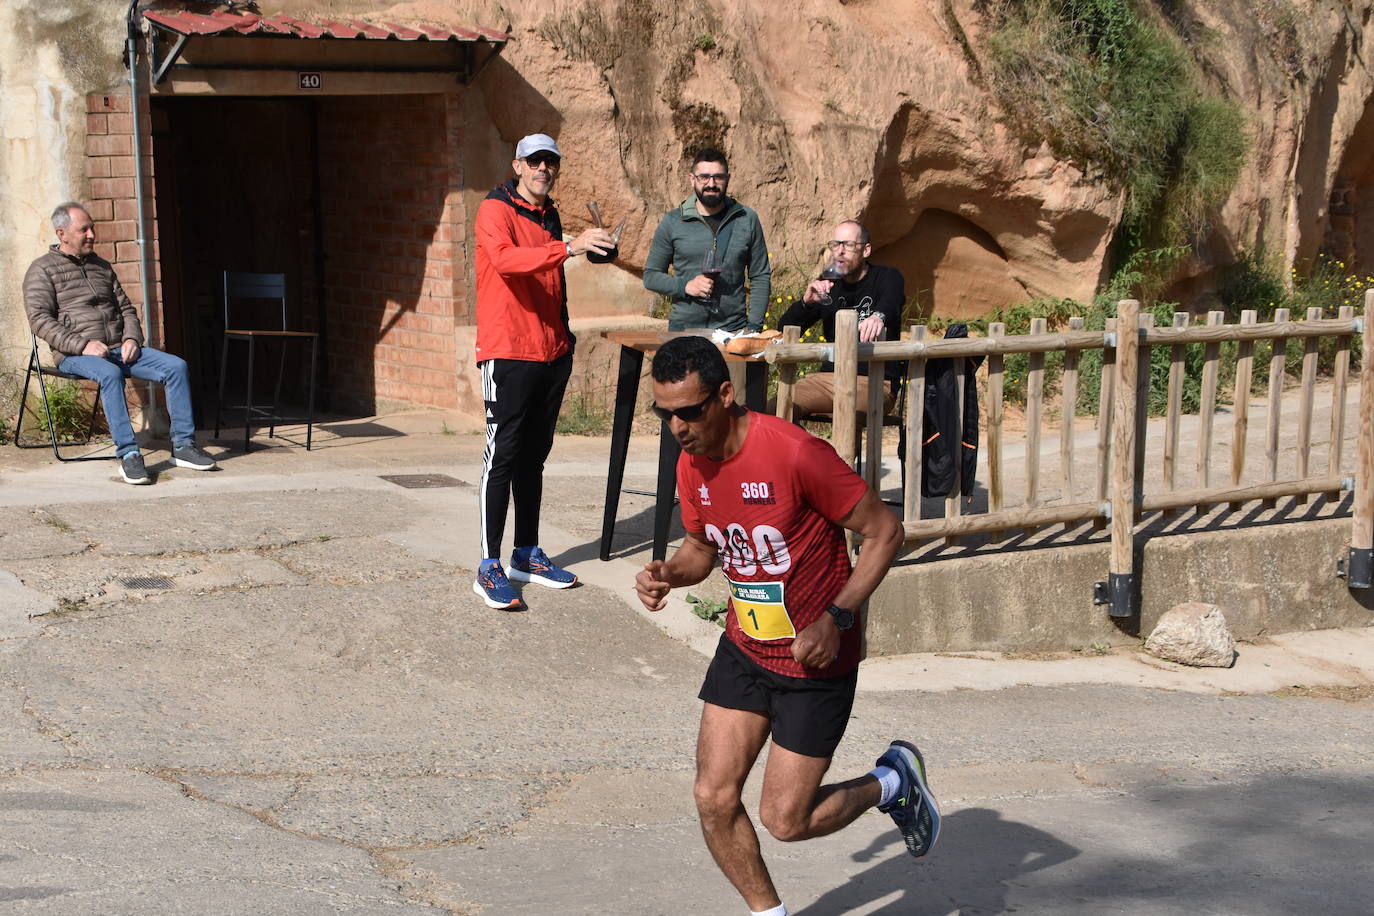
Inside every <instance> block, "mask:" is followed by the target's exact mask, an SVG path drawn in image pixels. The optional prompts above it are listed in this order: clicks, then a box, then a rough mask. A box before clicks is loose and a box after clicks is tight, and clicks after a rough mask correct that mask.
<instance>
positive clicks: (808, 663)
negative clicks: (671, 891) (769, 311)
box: [635, 337, 940, 916]
mask: <svg viewBox="0 0 1374 916" xmlns="http://www.w3.org/2000/svg"><path fill="white" fill-rule="evenodd" d="M653 379H654V408H653V409H654V412H655V413H657V414H658V415H659V417H660V418H662V419H663V421H664V422H665V423H667V424H668V428H669V430H670V431H671V432H672V434H673V435H674V436H675V437H676V438H677V440H678V442H679V443H680V444H681V446H682V452H683V454H682V457H681V458H680V459H679V461H678V466H677V485H678V493H680V494H682V524H683V527H684V528H685V529H686V537H685V538H684V539H683V542H682V546H681V547H679V548H678V550H677V551H676V552H675V553H674V554H673V556H672V558H671V559H670V560H668V561H667V562H663V561H654V562H651V563H648V564H646V565H645V567H644V570H643V571H642V572H640V573H639V575H638V576H637V577H636V579H635V590H636V591H637V592H638V594H639V600H640V601H642V602H643V603H644V606H645V607H647V608H648V609H649V610H651V611H657V610H661V609H662V608H663V607H664V606H665V605H666V603H667V601H666V599H667V595H668V592H669V591H670V590H671V589H673V588H676V587H679V586H684V585H693V584H695V583H697V582H700V581H702V580H703V579H705V578H706V577H707V575H709V574H710V572H711V569H712V567H713V566H714V565H715V562H716V558H717V557H719V558H720V561H721V566H722V567H723V570H724V573H725V576H726V579H727V581H728V582H729V584H730V591H731V598H730V612H729V616H728V618H727V623H726V629H725V634H724V635H723V636H722V637H721V641H720V646H719V647H718V649H717V650H716V656H715V659H714V660H713V661H712V662H711V665H710V668H709V669H708V670H707V672H706V679H705V682H704V683H703V685H702V688H701V693H700V697H701V699H702V700H703V701H705V706H704V707H703V708H702V713H701V730H700V733H699V735H698V738H697V776H696V786H695V796H696V804H697V811H698V813H699V814H700V817H701V829H702V833H703V834H704V835H705V837H706V845H707V847H708V848H709V849H710V850H711V855H712V856H714V857H715V860H716V864H717V865H718V866H720V870H721V871H722V872H724V873H725V877H727V878H728V879H729V880H730V883H731V884H733V885H734V886H735V889H736V890H738V891H739V893H740V896H742V897H743V898H744V901H745V903H747V904H748V905H749V909H750V910H751V911H752V912H753V913H754V916H786V914H787V907H786V906H785V905H783V903H782V900H781V898H779V896H778V892H777V889H776V888H775V887H774V886H773V880H772V878H771V877H770V876H769V874H768V867H767V866H766V865H765V864H764V862H763V858H762V856H761V855H760V852H759V841H758V835H757V834H756V833H755V831H754V825H753V823H752V822H751V821H750V819H749V815H748V814H747V813H746V812H745V810H744V805H743V804H742V802H741V792H742V790H743V788H744V782H745V779H746V778H747V777H748V775H749V771H750V770H751V769H753V766H754V762H755V761H756V760H757V759H758V756H759V752H760V751H761V750H762V749H763V745H764V742H765V741H767V740H768V738H769V736H770V735H771V736H772V739H773V749H772V750H771V751H770V752H769V754H768V765H767V769H766V770H765V772H764V780H763V797H762V802H761V804H760V806H759V819H760V820H761V821H762V822H763V825H764V827H766V828H767V829H768V832H769V833H771V834H772V835H773V836H774V837H776V838H777V839H779V840H783V841H794V840H805V839H810V838H812V837H818V836H825V835H827V834H831V833H834V832H835V831H837V830H840V829H841V828H843V827H845V826H847V825H848V824H850V823H851V822H853V821H854V820H855V819H856V818H857V817H858V816H859V815H860V814H862V813H863V812H864V811H867V810H868V809H869V808H872V807H873V806H875V805H876V806H878V810H880V811H883V812H886V813H888V814H890V815H892V819H893V820H894V821H895V822H896V823H897V826H898V828H899V829H900V830H901V832H902V836H903V838H904V839H905V841H906V844H907V849H908V850H909V851H910V852H911V854H912V855H913V856H917V857H920V856H923V855H925V854H926V853H927V852H928V851H930V848H931V847H932V846H934V845H935V840H936V838H937V837H938V836H939V832H940V812H939V809H938V808H937V807H936V803H935V798H934V796H932V795H931V794H930V790H929V788H928V787H927V786H926V782H925V763H924V761H923V760H922V758H921V754H920V752H919V751H918V750H917V749H916V747H915V746H914V745H912V744H910V743H908V742H906V741H893V742H892V744H891V746H890V747H888V749H887V750H886V751H885V752H884V753H883V755H882V756H881V757H879V758H878V762H877V766H876V767H875V768H874V769H873V770H872V771H871V772H869V773H868V774H866V775H863V776H858V777H856V778H854V779H849V780H846V781H844V782H837V783H828V784H826V785H821V779H822V777H823V776H824V775H825V772H826V770H827V769H829V767H830V760H831V758H832V757H833V756H834V753H835V748H836V746H837V745H838V744H839V742H840V738H841V737H842V736H843V735H844V730H845V726H846V725H847V724H848V722H849V712H850V709H851V707H852V706H853V704H854V686H855V682H856V680H857V677H858V666H859V656H860V652H861V642H862V638H861V627H860V625H859V620H858V609H859V607H860V605H862V604H863V602H864V601H865V599H867V598H868V596H869V595H870V594H871V593H872V592H873V590H874V589H875V588H877V586H878V583H879V582H880V581H882V578H883V576H884V575H885V574H886V573H887V569H888V567H889V566H890V565H891V563H892V558H893V557H894V556H895V555H896V553H897V548H898V547H899V546H900V545H901V543H902V526H901V524H900V523H899V522H898V521H897V518H896V516H894V515H893V514H892V512H891V511H890V510H888V508H887V507H886V506H884V505H883V503H882V501H881V500H879V499H878V497H877V495H876V494H874V493H873V492H872V491H871V490H869V489H868V488H867V486H866V485H865V484H864V481H863V479H862V478H861V477H859V476H858V475H857V474H855V473H854V472H853V471H852V470H850V468H849V467H848V466H846V465H845V463H844V462H843V461H842V460H841V459H840V457H839V456H838V455H836V454H835V451H834V449H832V448H831V447H830V445H829V444H828V443H826V442H824V441H822V440H820V439H817V438H815V437H813V436H811V435H809V434H808V433H806V432H804V431H803V430H801V429H798V428H797V427H796V426H793V425H792V424H791V423H788V422H786V421H784V420H781V419H779V418H777V417H772V416H768V415H767V414H760V413H753V412H751V411H748V410H745V409H744V408H743V407H741V406H740V405H739V404H737V403H736V402H735V391H734V387H733V386H732V385H731V384H730V381H729V373H728V371H727V369H726V365H725V359H724V358H723V357H722V356H721V354H720V351H719V350H717V349H716V346H715V345H714V344H713V343H711V342H710V341H709V340H707V339H705V338H701V337H679V338H675V339H673V340H671V341H669V342H668V343H667V344H665V345H664V347H663V348H662V349H661V350H659V352H658V355H657V356H656V357H655V358H654V362H653ZM846 528H847V529H849V530H851V531H854V532H857V533H858V534H860V535H862V536H863V549H862V551H861V552H860V554H859V560H858V563H857V564H855V565H854V567H853V569H852V570H851V568H850V565H849V558H848V555H847V554H846V553H845V545H844V529H846Z"/></svg>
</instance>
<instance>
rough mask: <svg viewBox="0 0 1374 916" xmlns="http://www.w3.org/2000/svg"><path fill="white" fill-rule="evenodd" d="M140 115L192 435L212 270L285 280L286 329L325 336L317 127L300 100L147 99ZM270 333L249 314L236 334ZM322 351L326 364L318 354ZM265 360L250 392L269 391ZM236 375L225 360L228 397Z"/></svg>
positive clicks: (214, 286)
mask: <svg viewBox="0 0 1374 916" xmlns="http://www.w3.org/2000/svg"><path fill="white" fill-rule="evenodd" d="M152 111H153V128H154V155H155V157H156V162H155V166H154V170H155V176H156V194H157V216H158V222H159V245H160V250H159V263H160V267H161V270H162V286H163V301H164V303H165V314H166V316H167V317H166V333H167V338H168V339H167V344H168V347H169V348H171V349H173V350H174V351H175V352H179V353H182V354H183V355H185V357H186V358H187V360H188V362H189V363H190V365H191V372H192V374H193V376H192V377H193V381H194V384H195V386H196V387H195V390H196V399H195V400H196V405H197V408H198V412H199V413H200V415H201V416H200V423H201V425H202V426H204V425H206V420H207V418H213V412H214V406H215V403H216V399H217V395H218V384H219V366H220V342H221V336H220V332H221V331H222V330H223V328H224V308H223V288H224V287H223V275H224V271H226V270H231V271H245V272H252V273H280V274H285V275H286V282H287V309H288V326H289V327H290V328H291V329H293V330H309V331H317V332H319V333H321V335H322V336H323V335H325V334H327V328H326V326H325V325H326V324H327V322H325V321H324V320H323V313H322V309H321V304H322V303H321V301H320V299H321V286H322V282H323V277H322V271H321V259H322V257H323V254H324V252H323V251H322V250H321V248H320V246H319V244H318V240H319V239H320V238H321V237H322V234H323V227H322V226H321V216H320V208H319V201H318V188H319V170H318V166H317V163H318V154H317V139H316V138H317V130H316V124H317V120H318V118H317V113H316V111H315V103H314V101H313V100H302V99H233V98H208V99H207V98H197V99H154V100H153V101H152ZM253 317H257V318H258V320H257V321H256V322H254V321H252V318H253ZM241 320H242V319H240V321H241ZM240 321H236V323H240ZM279 322H280V318H279V317H278V316H273V317H272V318H270V319H269V317H268V314H267V313H266V312H264V313H263V314H262V315H261V316H252V315H251V313H250V321H249V322H248V323H250V324H256V326H258V327H262V328H273V327H275V326H276V325H277V324H278V323H279ZM322 349H323V351H324V353H325V354H327V353H328V346H327V345H326V346H324V347H323V348H322ZM302 356H303V354H299V353H295V352H288V353H287V354H286V360H285V364H286V367H287V369H286V374H285V377H284V380H283V384H282V398H283V401H284V403H286V404H288V405H290V404H295V405H303V404H304V402H305V395H306V386H307V373H306V368H307V366H306V362H307V361H306V360H305V359H303V358H301V357H302ZM277 357H278V354H277V353H275V352H273V353H265V354H262V355H261V356H260V358H259V362H258V370H257V372H256V373H255V379H254V383H255V387H256V390H258V391H270V390H271V385H272V384H273V383H274V382H275V379H276V374H277V367H278V364H279V363H278V358H277ZM242 364H243V354H242V352H239V351H238V350H231V352H230V359H229V364H228V365H229V370H228V372H227V377H226V379H225V381H226V385H227V387H228V390H229V391H233V392H235V394H237V392H239V391H241V390H242V386H243V383H244V381H245V378H244V374H243V373H244V369H243V365H242ZM327 365H328V364H327V362H322V364H321V367H320V368H321V371H320V372H319V387H320V391H319V396H320V403H321V404H322V405H327V403H328V400H327V398H328V392H329V390H330V384H329V374H328V369H327ZM234 400H236V401H237V400H241V397H240V398H235V399H234ZM227 419H228V421H229V422H236V420H234V419H232V418H227Z"/></svg>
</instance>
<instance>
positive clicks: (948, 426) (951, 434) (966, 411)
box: [921, 324, 983, 496]
mask: <svg viewBox="0 0 1374 916" xmlns="http://www.w3.org/2000/svg"><path fill="white" fill-rule="evenodd" d="M956 337H968V326H967V325H964V324H952V325H950V326H949V327H948V328H946V329H945V340H952V339H954V338H956ZM956 362H961V363H963V365H964V403H963V428H962V432H963V435H962V437H961V438H962V439H963V442H962V445H961V444H960V443H959V442H957V441H955V438H956V437H955V430H956V429H957V428H958V427H959V411H960V405H959V374H958V372H957V371H956V369H955V363H956ZM982 363H983V357H981V356H976V357H964V358H961V359H959V360H957V361H956V360H954V359H949V358H943V359H932V360H928V361H927V362H926V390H925V425H924V426H923V428H922V434H923V435H924V437H925V441H924V442H923V443H922V444H921V469H922V470H921V495H922V496H948V495H949V493H950V490H952V489H953V488H954V483H955V469H956V468H961V470H962V472H963V477H962V480H961V484H962V485H961V487H960V490H961V491H962V493H963V495H964V496H971V495H972V494H973V484H974V475H975V474H976V473H977V470H978V386H977V384H976V381H975V378H974V376H975V373H976V372H977V371H978V367H979V366H980V365H982ZM959 461H961V462H962V465H959V464H955V462H959Z"/></svg>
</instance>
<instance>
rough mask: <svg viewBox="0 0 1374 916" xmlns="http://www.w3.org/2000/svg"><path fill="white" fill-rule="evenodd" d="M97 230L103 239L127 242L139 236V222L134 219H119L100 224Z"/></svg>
mask: <svg viewBox="0 0 1374 916" xmlns="http://www.w3.org/2000/svg"><path fill="white" fill-rule="evenodd" d="M95 231H96V234H97V235H98V236H99V237H100V239H101V240H102V241H106V242H127V241H129V240H130V239H133V238H137V237H138V224H137V223H135V222H134V221H133V220H124V219H117V220H112V221H111V222H108V223H102V224H100V225H99V226H97V227H96V229H95Z"/></svg>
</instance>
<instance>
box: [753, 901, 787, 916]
mask: <svg viewBox="0 0 1374 916" xmlns="http://www.w3.org/2000/svg"><path fill="white" fill-rule="evenodd" d="M749 916H788V913H787V904H785V903H779V904H778V905H777V906H775V907H773V908H772V909H771V910H750V911H749Z"/></svg>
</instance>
